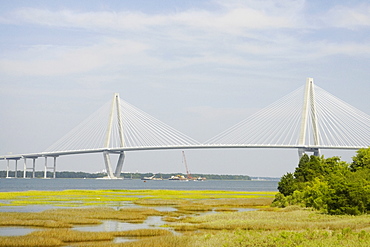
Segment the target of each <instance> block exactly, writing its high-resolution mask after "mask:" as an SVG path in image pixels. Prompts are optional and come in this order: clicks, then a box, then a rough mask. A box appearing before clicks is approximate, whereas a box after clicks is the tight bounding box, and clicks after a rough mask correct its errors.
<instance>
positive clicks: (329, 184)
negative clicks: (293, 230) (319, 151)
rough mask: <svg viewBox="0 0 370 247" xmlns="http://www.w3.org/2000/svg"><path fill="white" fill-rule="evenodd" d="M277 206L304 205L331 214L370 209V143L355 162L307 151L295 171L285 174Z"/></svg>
mask: <svg viewBox="0 0 370 247" xmlns="http://www.w3.org/2000/svg"><path fill="white" fill-rule="evenodd" d="M278 190H279V193H278V194H277V195H276V197H275V200H274V202H273V205H274V206H279V207H286V206H288V205H301V206H304V207H313V208H315V209H317V210H320V211H322V212H323V213H328V214H351V215H359V214H366V213H369V212H370V147H369V148H366V149H365V148H364V149H360V150H358V151H357V155H356V156H354V157H353V158H352V163H350V164H349V163H346V162H344V161H341V160H340V158H339V157H331V158H326V159H325V158H324V157H323V156H321V157H316V156H308V155H307V154H305V155H303V157H302V158H301V160H300V162H299V164H298V167H297V168H296V169H295V171H294V173H287V174H285V175H284V176H283V177H282V178H281V180H280V182H279V184H278Z"/></svg>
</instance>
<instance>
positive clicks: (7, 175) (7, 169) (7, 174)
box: [6, 159, 9, 178]
mask: <svg viewBox="0 0 370 247" xmlns="http://www.w3.org/2000/svg"><path fill="white" fill-rule="evenodd" d="M6 178H9V160H8V159H6Z"/></svg>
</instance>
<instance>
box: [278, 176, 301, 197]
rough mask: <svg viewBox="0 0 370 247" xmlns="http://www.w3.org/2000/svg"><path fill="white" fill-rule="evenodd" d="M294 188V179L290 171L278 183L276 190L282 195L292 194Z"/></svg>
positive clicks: (295, 187)
mask: <svg viewBox="0 0 370 247" xmlns="http://www.w3.org/2000/svg"><path fill="white" fill-rule="evenodd" d="M296 189H297V186H296V181H295V180H294V176H293V174H292V173H287V174H285V175H284V176H283V177H282V178H281V179H280V181H279V183H278V190H279V192H280V193H281V194H283V195H284V196H289V195H292V194H293V192H294V191H295V190H296Z"/></svg>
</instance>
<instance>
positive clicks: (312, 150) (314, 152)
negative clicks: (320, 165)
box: [298, 148, 320, 159]
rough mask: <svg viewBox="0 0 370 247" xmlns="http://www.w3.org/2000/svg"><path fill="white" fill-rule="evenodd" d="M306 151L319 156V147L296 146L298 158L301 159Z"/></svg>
mask: <svg viewBox="0 0 370 247" xmlns="http://www.w3.org/2000/svg"><path fill="white" fill-rule="evenodd" d="M306 152H313V155H314V156H317V157H318V156H320V149H318V148H298V156H299V159H301V158H302V156H303V155H304V154H305V153H306Z"/></svg>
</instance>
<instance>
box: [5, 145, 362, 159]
mask: <svg viewBox="0 0 370 247" xmlns="http://www.w3.org/2000/svg"><path fill="white" fill-rule="evenodd" d="M214 148H286V149H294V148H297V149H303V150H305V151H314V150H318V149H343V150H357V149H360V148H366V147H362V146H357V147H347V146H302V145H268V144H267V145H261V144H248V145H245V144H199V145H179V146H146V147H118V148H97V149H81V150H67V151H55V152H40V153H29V154H9V155H3V156H0V160H18V159H22V158H26V159H27V158H29V159H36V158H40V157H58V156H63V155H73V154H87V153H103V152H109V153H119V152H122V151H124V152H125V151H144V150H166V149H214Z"/></svg>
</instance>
